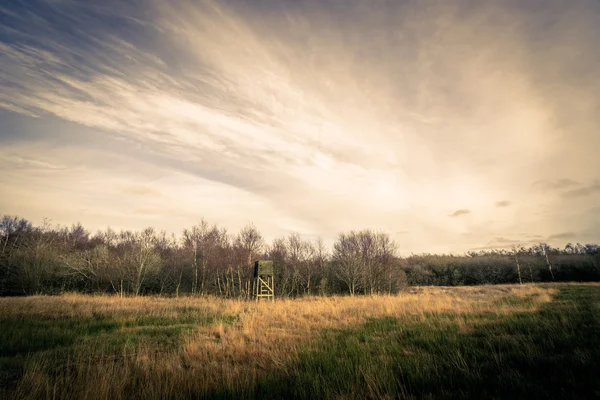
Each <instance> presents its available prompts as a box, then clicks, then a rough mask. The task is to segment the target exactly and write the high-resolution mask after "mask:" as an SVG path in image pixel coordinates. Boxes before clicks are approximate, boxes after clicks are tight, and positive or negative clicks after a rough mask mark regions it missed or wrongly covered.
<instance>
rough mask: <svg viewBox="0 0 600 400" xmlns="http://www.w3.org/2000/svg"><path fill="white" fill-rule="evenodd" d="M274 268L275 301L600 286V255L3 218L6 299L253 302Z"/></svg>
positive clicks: (0, 267)
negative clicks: (259, 271) (426, 247)
mask: <svg viewBox="0 0 600 400" xmlns="http://www.w3.org/2000/svg"><path fill="white" fill-rule="evenodd" d="M256 259H269V260H272V261H273V262H274V266H275V294H276V296H285V297H294V296H302V295H332V294H343V293H346V294H351V295H354V294H376V293H397V292H398V291H399V290H401V289H402V288H403V287H406V286H408V285H449V286H454V285H480V284H499V283H519V282H523V283H527V282H552V281H598V280H600V247H599V246H598V245H595V244H586V245H581V244H579V243H578V244H575V245H573V244H570V243H569V244H567V245H566V246H565V248H564V249H560V248H553V247H550V246H548V245H547V244H544V243H540V244H538V245H535V246H532V247H512V248H511V249H504V250H488V251H480V252H470V253H468V254H465V255H460V256H456V255H444V254H441V255H435V254H420V255H411V256H409V257H400V256H399V255H398V252H397V247H396V245H395V243H394V242H393V241H392V240H391V239H390V237H389V236H388V235H387V234H385V233H381V232H377V231H373V230H361V231H351V232H347V233H341V234H339V236H338V237H337V239H336V241H335V243H334V245H333V248H332V249H327V248H325V246H324V245H323V242H322V241H321V240H316V241H307V240H304V239H302V237H301V236H300V235H299V234H296V233H293V234H290V235H288V236H286V237H282V238H278V239H275V240H274V241H273V243H271V244H267V243H266V242H265V240H264V239H263V237H262V235H261V234H260V232H259V231H258V230H257V229H256V228H255V227H254V226H253V225H252V224H249V225H247V226H245V227H244V228H243V229H242V230H241V231H240V232H238V233H237V234H230V233H228V232H227V231H226V230H225V229H220V228H218V227H217V226H216V225H210V224H209V223H207V222H206V221H204V220H201V222H200V223H199V224H197V225H196V226H193V227H191V228H190V229H186V230H184V231H183V234H182V235H181V236H180V237H179V238H177V237H176V236H175V235H173V234H167V233H165V232H157V231H156V230H154V229H153V228H147V229H144V230H143V231H121V232H115V231H114V230H112V229H107V230H105V231H99V232H97V233H96V234H91V233H90V232H88V231H87V230H86V229H85V228H84V227H83V226H81V224H76V225H73V226H71V227H57V226H51V224H50V223H48V222H44V223H43V224H42V225H41V226H34V225H32V224H31V222H29V221H27V220H25V219H22V218H19V217H13V216H3V217H2V218H1V219H0V295H4V296H7V295H33V294H56V293H62V292H68V291H71V292H82V293H114V294H119V295H146V294H152V295H169V296H179V295H216V296H223V297H248V296H250V295H251V283H250V282H251V279H252V271H253V269H252V267H251V265H252V263H253V261H254V260H256Z"/></svg>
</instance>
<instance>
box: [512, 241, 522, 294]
mask: <svg viewBox="0 0 600 400" xmlns="http://www.w3.org/2000/svg"><path fill="white" fill-rule="evenodd" d="M512 253H513V255H514V257H515V263H516V264H517V274H518V275H519V284H521V285H522V284H523V281H522V280H521V264H519V250H518V249H517V246H515V245H514V244H513V246H512Z"/></svg>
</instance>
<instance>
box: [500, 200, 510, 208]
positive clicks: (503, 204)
mask: <svg viewBox="0 0 600 400" xmlns="http://www.w3.org/2000/svg"><path fill="white" fill-rule="evenodd" d="M511 204H512V203H511V202H510V201H507V200H502V201H497V202H496V207H508V206H510V205H511Z"/></svg>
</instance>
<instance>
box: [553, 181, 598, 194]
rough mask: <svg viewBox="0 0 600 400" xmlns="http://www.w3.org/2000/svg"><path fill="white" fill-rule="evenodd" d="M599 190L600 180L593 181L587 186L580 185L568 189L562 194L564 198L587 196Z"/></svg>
mask: <svg viewBox="0 0 600 400" xmlns="http://www.w3.org/2000/svg"><path fill="white" fill-rule="evenodd" d="M598 192H600V181H595V182H594V183H591V184H589V185H587V186H584V187H581V188H579V189H573V190H569V191H567V192H564V193H563V194H562V197H564V198H577V197H587V196H591V195H592V194H594V193H598Z"/></svg>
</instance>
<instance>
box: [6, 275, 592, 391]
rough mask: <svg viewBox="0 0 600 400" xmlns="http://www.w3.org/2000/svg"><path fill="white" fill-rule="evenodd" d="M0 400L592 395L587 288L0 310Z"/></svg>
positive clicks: (25, 301) (414, 290) (15, 303)
mask: <svg viewBox="0 0 600 400" xmlns="http://www.w3.org/2000/svg"><path fill="white" fill-rule="evenodd" d="M0 326H1V329H0V398H9V399H11V398H14V399H21V398H22V399H25V398H27V399H30V398H36V399H38V398H40V399H43V398H61V399H62V398H73V399H136V398H144V399H148V398H163V399H179V398H273V399H280V398H331V399H333V398H343V399H352V398H408V399H410V398H415V399H417V398H432V399H438V398H442V399H444V398H591V397H597V396H600V379H599V377H600V285H599V284H562V283H561V284H544V285H539V284H525V285H494V286H491V285H490V286H471V287H407V288H406V289H405V290H403V291H401V292H400V293H399V294H397V295H375V296H354V297H351V296H331V297H303V298H297V299H277V300H276V301H275V302H274V303H271V302H269V301H262V302H258V303H257V302H254V301H246V300H235V299H223V298H218V297H180V298H165V297H142V296H138V297H124V298H120V297H116V296H107V295H81V294H64V295H60V296H31V297H10V298H0Z"/></svg>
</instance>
